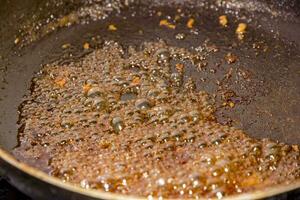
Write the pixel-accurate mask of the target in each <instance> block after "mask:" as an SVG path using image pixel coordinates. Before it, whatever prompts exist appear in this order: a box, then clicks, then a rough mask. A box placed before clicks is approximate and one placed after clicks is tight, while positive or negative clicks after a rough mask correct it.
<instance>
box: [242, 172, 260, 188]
mask: <svg viewBox="0 0 300 200" xmlns="http://www.w3.org/2000/svg"><path fill="white" fill-rule="evenodd" d="M259 183H260V178H259V177H258V175H256V174H253V175H251V176H250V177H248V178H246V179H245V180H243V181H242V186H244V187H251V186H255V185H257V184H259Z"/></svg>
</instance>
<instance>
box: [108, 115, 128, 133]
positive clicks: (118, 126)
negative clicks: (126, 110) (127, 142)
mask: <svg viewBox="0 0 300 200" xmlns="http://www.w3.org/2000/svg"><path fill="white" fill-rule="evenodd" d="M111 125H112V127H113V129H114V131H115V132H116V133H119V132H120V131H122V130H123V129H124V128H125V124H124V122H123V120H122V119H121V118H120V117H114V118H113V119H112V120H111Z"/></svg>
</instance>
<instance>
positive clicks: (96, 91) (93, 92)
mask: <svg viewBox="0 0 300 200" xmlns="http://www.w3.org/2000/svg"><path fill="white" fill-rule="evenodd" d="M101 95H102V91H101V89H100V88H98V87H92V88H91V89H89V91H88V92H87V96H88V97H91V98H93V97H97V96H101Z"/></svg>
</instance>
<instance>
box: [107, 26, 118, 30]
mask: <svg viewBox="0 0 300 200" xmlns="http://www.w3.org/2000/svg"><path fill="white" fill-rule="evenodd" d="M108 30H109V31H116V30H118V28H117V27H116V25H114V24H110V25H109V26H108Z"/></svg>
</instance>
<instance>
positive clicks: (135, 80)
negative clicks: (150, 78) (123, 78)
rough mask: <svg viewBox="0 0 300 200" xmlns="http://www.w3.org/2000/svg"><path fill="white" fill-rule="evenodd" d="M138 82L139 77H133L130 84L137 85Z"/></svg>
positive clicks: (139, 81)
mask: <svg viewBox="0 0 300 200" xmlns="http://www.w3.org/2000/svg"><path fill="white" fill-rule="evenodd" d="M140 83H141V79H140V77H135V78H134V79H133V80H132V84H133V85H139V84H140Z"/></svg>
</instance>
